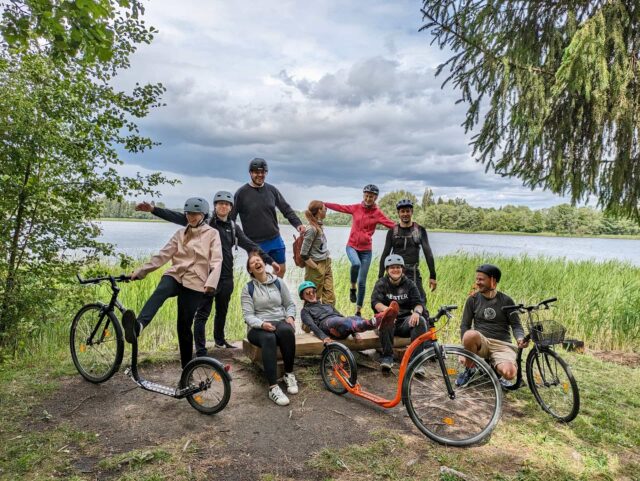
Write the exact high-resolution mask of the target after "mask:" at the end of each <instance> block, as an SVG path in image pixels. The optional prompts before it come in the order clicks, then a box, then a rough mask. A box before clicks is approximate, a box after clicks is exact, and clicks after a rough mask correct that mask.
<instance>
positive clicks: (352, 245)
mask: <svg viewBox="0 0 640 481" xmlns="http://www.w3.org/2000/svg"><path fill="white" fill-rule="evenodd" d="M362 192H363V201H362V202H361V203H359V204H351V205H342V204H332V203H331V202H325V203H324V205H325V206H326V207H327V208H328V209H331V210H335V211H338V212H343V213H345V214H351V216H352V217H353V221H352V222H351V233H350V234H349V241H348V242H347V257H348V258H349V262H351V291H350V300H351V302H355V303H356V316H361V312H360V311H361V309H362V304H363V302H364V291H365V289H366V288H367V274H368V273H369V265H370V264H371V244H372V243H371V237H372V236H373V233H374V232H375V230H376V226H377V225H378V224H382V225H384V226H386V227H389V228H391V227H393V226H394V225H395V223H394V222H393V221H392V220H391V219H389V218H388V217H387V216H386V215H384V213H383V212H382V211H381V210H380V209H379V208H378V206H377V205H376V200H377V198H378V194H379V193H380V190H379V189H378V187H377V186H375V185H373V184H368V185H365V187H364V189H363V190H362ZM356 286H357V295H356Z"/></svg>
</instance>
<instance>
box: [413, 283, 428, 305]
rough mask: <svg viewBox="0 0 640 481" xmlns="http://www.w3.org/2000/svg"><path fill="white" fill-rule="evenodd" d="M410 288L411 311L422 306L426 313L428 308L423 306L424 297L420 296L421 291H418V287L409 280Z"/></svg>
mask: <svg viewBox="0 0 640 481" xmlns="http://www.w3.org/2000/svg"><path fill="white" fill-rule="evenodd" d="M409 283H410V287H409V305H410V306H411V309H413V308H414V307H416V306H422V310H423V311H426V310H427V308H426V306H423V305H422V296H421V295H420V291H419V290H418V286H416V283H415V282H413V281H412V280H411V279H409Z"/></svg>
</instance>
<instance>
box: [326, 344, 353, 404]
mask: <svg viewBox="0 0 640 481" xmlns="http://www.w3.org/2000/svg"><path fill="white" fill-rule="evenodd" d="M336 371H338V372H340V375H341V376H342V377H343V378H344V379H346V380H348V381H349V383H350V384H351V385H354V384H355V383H356V379H357V378H358V368H357V366H356V361H355V359H354V358H353V354H351V351H350V350H349V348H347V347H346V346H345V345H343V344H340V343H338V342H332V343H330V344H328V345H327V346H326V347H325V348H324V352H323V353H322V361H321V363H320V374H321V376H322V381H323V382H324V385H325V387H326V388H327V389H328V390H329V391H331V392H332V393H334V394H344V393H346V392H347V390H346V389H345V387H344V386H343V385H342V384H341V383H340V380H339V379H338V378H337V377H336Z"/></svg>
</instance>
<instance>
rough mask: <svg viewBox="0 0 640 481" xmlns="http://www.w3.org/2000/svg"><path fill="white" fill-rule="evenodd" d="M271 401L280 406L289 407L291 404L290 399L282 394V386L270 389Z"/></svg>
mask: <svg viewBox="0 0 640 481" xmlns="http://www.w3.org/2000/svg"><path fill="white" fill-rule="evenodd" d="M269 399H271V400H272V401H273V402H274V403H276V404H277V405H278V406H287V405H288V404H289V398H288V397H287V396H286V394H285V393H283V392H282V389H280V386H273V387H272V388H271V389H269Z"/></svg>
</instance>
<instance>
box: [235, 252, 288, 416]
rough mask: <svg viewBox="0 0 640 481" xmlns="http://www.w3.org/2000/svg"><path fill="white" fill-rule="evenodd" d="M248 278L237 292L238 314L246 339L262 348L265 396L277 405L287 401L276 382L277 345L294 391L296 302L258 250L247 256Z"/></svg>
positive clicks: (282, 404) (285, 403) (286, 375)
mask: <svg viewBox="0 0 640 481" xmlns="http://www.w3.org/2000/svg"><path fill="white" fill-rule="evenodd" d="M247 271H248V272H249V275H250V276H251V280H250V281H249V282H248V283H247V285H245V286H244V288H243V289H242V295H241V296H240V299H241V303H242V315H243V316H244V322H246V323H247V326H248V329H249V330H248V332H247V339H248V340H249V342H250V343H251V344H253V345H254V346H258V347H260V348H262V365H263V366H264V373H265V375H266V376H267V381H268V382H269V399H271V400H272V401H273V402H275V403H276V404H277V405H279V406H286V405H287V404H289V398H288V397H287V396H286V394H285V393H283V392H282V389H280V386H278V382H277V381H278V379H277V378H278V375H277V373H278V359H277V348H278V347H280V352H281V353H282V361H283V362H284V372H285V374H284V378H283V379H284V382H285V384H286V385H287V392H288V393H289V394H298V383H297V381H296V377H295V376H294V375H293V360H294V358H295V355H296V331H295V317H294V316H295V314H296V306H295V304H294V303H293V300H292V299H291V295H290V294H289V289H287V285H286V284H285V283H284V281H283V280H281V279H279V278H278V277H276V276H274V275H272V274H269V273H268V272H267V271H266V270H265V264H264V261H263V260H262V257H260V253H259V252H251V253H250V254H249V259H248V260H247Z"/></svg>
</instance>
